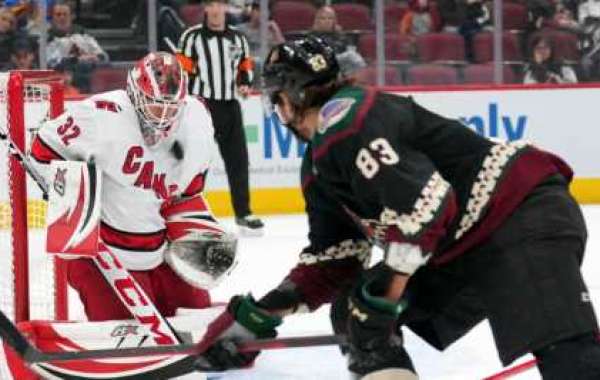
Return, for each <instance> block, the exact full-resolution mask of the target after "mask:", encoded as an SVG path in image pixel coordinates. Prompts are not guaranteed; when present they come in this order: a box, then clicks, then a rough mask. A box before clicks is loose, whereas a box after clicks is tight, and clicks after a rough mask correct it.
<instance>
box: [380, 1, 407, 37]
mask: <svg viewBox="0 0 600 380" xmlns="http://www.w3.org/2000/svg"><path fill="white" fill-rule="evenodd" d="M407 10H408V8H407V7H406V5H401V4H397V3H392V4H388V5H386V6H385V8H384V11H383V12H384V14H385V30H386V31H387V32H398V25H399V24H400V20H401V19H402V16H404V14H405V13H406V11H407Z"/></svg>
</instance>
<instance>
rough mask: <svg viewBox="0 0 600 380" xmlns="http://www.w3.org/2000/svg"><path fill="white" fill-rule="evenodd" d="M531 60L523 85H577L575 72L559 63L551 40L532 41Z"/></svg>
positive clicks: (540, 37)
mask: <svg viewBox="0 0 600 380" xmlns="http://www.w3.org/2000/svg"><path fill="white" fill-rule="evenodd" d="M531 46H532V50H531V58H530V62H529V64H528V66H527V67H526V69H525V77H524V78H523V83H526V84H531V83H577V75H576V74H575V71H574V70H573V69H572V68H571V67H569V66H567V65H564V64H563V63H562V62H557V61H556V60H555V58H554V49H553V47H552V43H551V41H550V40H548V39H546V38H545V37H543V36H537V37H534V38H533V40H532V44H531Z"/></svg>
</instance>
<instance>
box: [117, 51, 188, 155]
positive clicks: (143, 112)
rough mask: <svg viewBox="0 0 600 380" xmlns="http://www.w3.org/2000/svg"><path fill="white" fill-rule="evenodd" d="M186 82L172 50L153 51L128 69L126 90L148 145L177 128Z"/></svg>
mask: <svg viewBox="0 0 600 380" xmlns="http://www.w3.org/2000/svg"><path fill="white" fill-rule="evenodd" d="M187 83H188V81H187V75H186V74H185V72H184V71H183V69H182V68H181V66H180V64H179V62H178V61H177V58H176V57H175V56H174V55H172V54H169V53H164V52H157V53H150V54H148V55H147V56H145V57H144V58H142V59H141V60H140V61H138V62H137V63H136V65H135V66H134V67H133V68H132V69H131V70H130V71H129V74H128V77H127V93H128V94H129V97H130V98H131V101H132V103H133V105H134V107H135V110H136V112H137V114H138V118H139V120H140V124H141V130H142V136H143V137H144V141H145V142H146V144H147V145H148V146H154V145H156V144H157V143H159V142H160V141H162V140H164V139H165V138H167V137H168V136H169V134H171V133H173V131H174V129H175V128H176V127H177V122H178V119H179V117H180V115H181V111H182V110H183V104H184V98H185V95H186V92H187Z"/></svg>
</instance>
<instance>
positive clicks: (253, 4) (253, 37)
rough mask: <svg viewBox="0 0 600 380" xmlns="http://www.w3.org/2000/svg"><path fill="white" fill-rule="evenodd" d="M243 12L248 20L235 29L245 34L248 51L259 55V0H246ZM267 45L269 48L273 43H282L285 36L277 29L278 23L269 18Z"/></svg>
mask: <svg viewBox="0 0 600 380" xmlns="http://www.w3.org/2000/svg"><path fill="white" fill-rule="evenodd" d="M245 14H246V16H247V17H248V22H246V23H243V24H240V25H238V27H237V29H238V30H239V31H241V32H242V33H244V34H245V35H246V39H247V40H248V45H249V46H250V52H251V54H252V55H253V56H255V57H257V56H259V53H260V52H259V49H260V44H261V38H260V0H250V1H248V2H246V10H245ZM267 30H268V33H269V35H268V38H267V46H268V48H269V50H271V48H272V47H273V46H275V45H278V44H280V43H283V42H284V41H285V37H283V34H282V33H281V29H279V25H277V23H276V22H275V21H274V20H269V24H268V29H267Z"/></svg>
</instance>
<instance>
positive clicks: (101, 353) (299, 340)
mask: <svg viewBox="0 0 600 380" xmlns="http://www.w3.org/2000/svg"><path fill="white" fill-rule="evenodd" d="M0 338H2V340H3V342H4V343H6V344H7V345H8V346H10V347H11V348H12V349H13V350H14V351H15V352H16V353H17V354H18V355H19V356H21V357H22V358H23V360H24V361H26V362H27V363H29V364H34V363H42V362H44V363H47V362H61V361H72V360H85V359H108V358H111V359H112V358H126V357H136V356H155V355H156V356H160V355H199V354H202V353H203V352H204V351H205V350H206V349H207V348H208V347H209V346H210V345H211V344H212V343H213V340H212V339H203V340H202V341H200V342H199V343H195V344H176V345H163V346H151V347H135V348H110V349H101V350H87V351H74V352H41V351H39V350H38V349H37V348H35V347H34V346H33V345H31V343H29V341H28V340H27V339H26V338H25V337H24V336H23V334H21V332H20V331H19V330H18V329H17V327H16V326H15V325H14V324H13V323H12V322H11V321H10V320H9V319H8V318H7V317H6V315H4V313H2V312H1V311H0ZM343 342H344V339H343V338H342V337H338V336H335V335H316V336H306V337H291V338H279V339H259V340H253V341H247V342H243V343H241V344H240V345H239V350H240V351H242V352H250V351H259V350H275V349H284V348H300V347H312V346H325V345H335V344H341V343H343Z"/></svg>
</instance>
